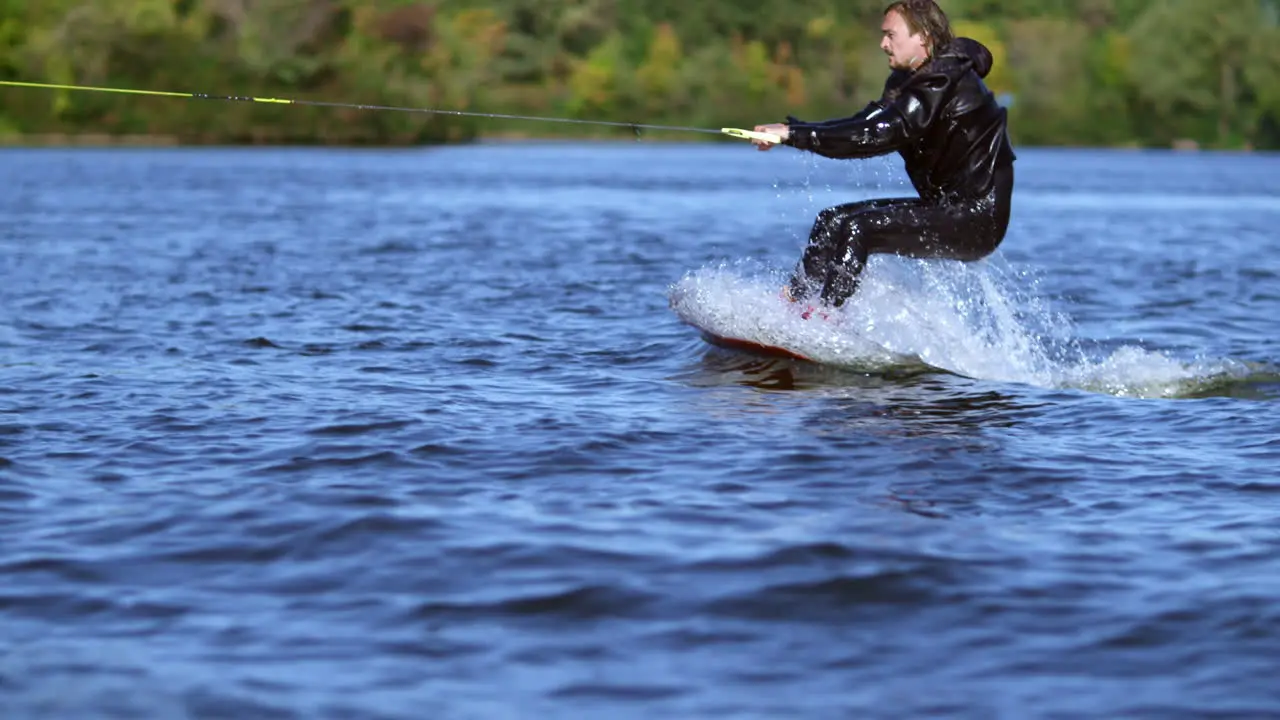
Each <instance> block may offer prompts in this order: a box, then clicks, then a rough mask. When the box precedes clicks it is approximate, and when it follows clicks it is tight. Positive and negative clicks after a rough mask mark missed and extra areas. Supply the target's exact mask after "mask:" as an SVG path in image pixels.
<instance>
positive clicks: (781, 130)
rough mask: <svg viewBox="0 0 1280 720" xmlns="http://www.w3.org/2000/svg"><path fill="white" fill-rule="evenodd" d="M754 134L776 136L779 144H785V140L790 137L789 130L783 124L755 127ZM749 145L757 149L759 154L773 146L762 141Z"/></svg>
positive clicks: (755, 141) (753, 141)
mask: <svg viewBox="0 0 1280 720" xmlns="http://www.w3.org/2000/svg"><path fill="white" fill-rule="evenodd" d="M756 132H762V133H769V134H771V135H777V136H778V140H779V141H780V142H786V141H787V138H789V137H791V128H789V127H787V126H786V125H785V124H784V123H772V124H769V125H757V126H756ZM751 143H752V144H753V145H755V146H756V147H757V148H759V150H760V152H764V151H766V150H768V149H769V148H771V147H773V146H774V143H771V142H766V141H764V140H752V141H751Z"/></svg>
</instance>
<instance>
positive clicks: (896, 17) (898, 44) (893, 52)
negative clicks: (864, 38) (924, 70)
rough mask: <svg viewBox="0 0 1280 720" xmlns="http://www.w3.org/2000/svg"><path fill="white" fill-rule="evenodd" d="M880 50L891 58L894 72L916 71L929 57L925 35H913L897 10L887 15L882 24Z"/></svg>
mask: <svg viewBox="0 0 1280 720" xmlns="http://www.w3.org/2000/svg"><path fill="white" fill-rule="evenodd" d="M880 32H882V33H884V37H883V38H881V40H880V49H881V50H883V51H884V53H885V54H886V55H888V56H889V67H891V68H893V69H894V70H914V69H915V68H916V67H917V66H918V65H920V63H922V62H924V61H925V58H927V57H929V50H928V48H927V47H926V46H925V36H924V33H918V34H916V35H912V34H911V28H909V27H907V21H906V19H905V18H903V17H902V14H901V13H899V12H898V11H897V10H892V11H890V12H887V13H885V16H884V22H882V23H880Z"/></svg>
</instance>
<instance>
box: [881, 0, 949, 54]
mask: <svg viewBox="0 0 1280 720" xmlns="http://www.w3.org/2000/svg"><path fill="white" fill-rule="evenodd" d="M891 12H896V13H898V14H899V15H901V16H902V19H903V20H905V21H906V22H907V28H908V29H909V30H911V34H912V35H915V34H917V33H921V32H923V33H924V34H925V36H926V37H927V38H928V45H929V54H930V55H932V54H933V53H935V52H937V51H938V50H941V49H942V48H944V47H946V46H948V45H950V44H951V41H952V40H954V39H955V36H954V35H952V34H951V21H949V20H947V14H946V13H944V12H942V8H940V7H938V3H936V2H934V1H933V0H894V2H891V3H889V7H887V8H885V9H884V14H885V15H888V14H889V13H891Z"/></svg>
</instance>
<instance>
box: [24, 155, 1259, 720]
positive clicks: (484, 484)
mask: <svg viewBox="0 0 1280 720" xmlns="http://www.w3.org/2000/svg"><path fill="white" fill-rule="evenodd" d="M1018 153H1019V160H1018V162H1017V165H1016V169H1017V187H1016V190H1015V204H1014V211H1013V219H1012V221H1011V226H1010V230H1009V233H1008V235H1007V237H1006V239H1005V241H1004V244H1003V245H1002V246H1001V247H1000V249H999V251H998V252H997V254H996V255H994V256H992V257H991V258H989V259H987V260H985V261H983V262H980V263H976V264H972V265H959V264H956V263H948V262H943V261H915V260H903V259H899V258H886V257H878V256H877V257H875V258H873V260H872V262H871V263H870V265H869V267H868V272H867V275H866V281H865V284H864V287H863V289H862V290H861V291H860V294H859V297H858V298H856V301H855V302H852V303H851V304H850V305H849V306H848V307H847V308H846V309H847V311H848V315H849V318H848V319H847V324H846V325H845V326H844V327H845V328H846V329H847V332H846V330H841V329H840V328H839V327H836V329H834V330H832V329H831V328H827V327H826V326H817V325H814V324H813V323H809V324H804V323H803V321H801V320H797V319H792V320H790V321H780V322H793V323H795V325H794V327H793V329H797V330H796V331H797V332H800V333H801V334H802V335H803V341H804V342H806V343H808V344H809V348H810V349H811V350H812V351H813V352H814V353H816V354H819V355H822V354H823V353H826V354H825V355H822V356H823V357H827V358H830V359H831V361H832V362H831V363H829V364H827V363H822V364H819V363H806V362H802V361H792V360H783V359H775V358H766V357H760V356H756V355H751V354H748V353H743V352H738V351H733V350H728V349H724V348H719V347H715V346H713V345H711V344H709V343H707V342H705V341H704V340H703V338H702V337H701V336H700V334H699V332H698V331H697V330H696V329H694V328H692V327H690V326H689V325H687V324H685V323H684V322H683V321H682V316H681V315H680V314H679V313H678V312H677V311H676V310H678V309H680V308H684V309H685V310H688V309H689V308H690V307H693V311H695V312H700V311H706V312H714V313H718V314H719V316H720V317H722V318H728V319H729V320H731V321H733V322H739V323H745V324H747V325H750V324H751V323H753V322H756V318H757V313H759V312H766V311H763V310H760V309H759V308H761V307H765V306H768V307H776V302H775V301H776V292H777V290H778V289H779V287H780V283H781V281H780V278H781V277H782V276H783V274H784V273H785V272H786V271H788V270H789V269H790V268H791V267H792V265H793V264H794V263H795V262H796V260H797V259H798V257H799V254H800V252H801V250H802V248H803V246H804V242H805V238H806V236H807V233H808V229H809V226H810V224H811V223H812V220H813V216H814V214H815V213H816V212H817V211H819V210H820V209H822V208H823V207H825V206H827V205H830V204H835V203H842V202H848V201H851V200H856V199H861V198H865V197H872V196H880V195H909V194H911V193H910V188H909V186H908V185H907V183H906V179H905V174H904V173H903V172H902V171H901V165H900V162H898V161H896V159H893V158H888V159H877V160H868V161H858V162H847V161H846V162H837V161H830V160H822V159H818V158H815V157H814V156H812V155H804V154H801V153H798V152H795V151H793V150H790V149H788V148H780V149H777V150H774V151H773V152H769V153H760V152H756V151H755V150H754V149H753V148H751V147H750V146H749V145H747V144H745V143H743V144H695V145H680V144H661V143H653V142H648V141H640V142H619V143H579V144H574V143H556V142H545V143H538V142H526V143H493V144H482V145H476V146H469V147H461V146H460V147H446V148H424V149H408V150H350V149H229V148H200V149H75V148H69V149H6V150H0V180H2V181H3V186H4V188H5V191H4V192H3V193H0V210H2V212H3V217H4V219H5V226H4V229H3V231H2V232H0V307H2V308H3V311H2V312H3V315H2V316H0V714H2V715H3V716H5V717H13V718H17V717H85V716H93V717H119V718H143V717H163V718H169V717H264V718H276V717H279V718H292V717H300V718H302V717H305V718H321V717H332V718H423V717H432V718H525V717H536V718H552V717H564V718H582V717H603V716H605V715H606V714H608V715H613V716H618V717H636V718H654V717H680V718H693V717H706V718H712V717H714V718H723V717H735V718H778V717H812V718H827V717H859V718H862V717H907V716H916V717H919V716H929V717H973V718H992V717H1010V718H1032V717H1054V718H1062V717H1160V718H1175V717H1208V716H1213V717H1259V716H1266V715H1270V716H1277V715H1280V683H1278V682H1277V681H1276V679H1275V678H1276V676H1277V674H1278V673H1280V655H1277V648H1280V524H1278V522H1277V521H1278V520H1280V412H1278V411H1277V406H1276V402H1277V401H1280V367H1278V366H1277V360H1278V358H1280V320H1277V318H1280V284H1278V282H1277V281H1278V279H1280V232H1278V231H1277V227H1280V156H1276V155H1267V154H1211V153H1175V152H1143V151H1093V150H1050V149H1027V148H1020V149H1019V150H1018ZM682 303H683V304H682ZM690 303H692V306H691V305H690ZM767 312H772V311H767ZM775 319H776V318H775ZM814 327H821V328H825V329H822V330H821V331H820V332H819V331H813V332H810V330H808V329H809V328H814ZM806 332H807V333H809V334H808V335H804V333H806ZM850 338H863V339H866V340H867V341H868V342H871V343H874V344H875V345H876V346H878V347H880V348H887V349H888V350H890V351H892V352H891V353H890V354H889V355H884V356H880V355H876V354H875V353H870V352H863V351H851V350H850V349H849V348H850V347H851V345H850V342H852V341H851V340H850ZM858 347H863V346H858Z"/></svg>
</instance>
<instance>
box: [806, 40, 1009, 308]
mask: <svg viewBox="0 0 1280 720" xmlns="http://www.w3.org/2000/svg"><path fill="white" fill-rule="evenodd" d="M990 69H991V53H990V52H989V51H988V50H987V49H986V48H985V47H983V46H982V44H981V43H978V42H977V41H974V40H971V39H969V38H957V39H956V40H955V41H954V42H952V43H951V44H950V45H949V46H947V47H946V48H944V49H943V50H942V51H941V52H939V53H937V54H936V55H935V56H934V57H933V58H932V59H931V60H929V61H927V62H926V64H925V65H923V66H921V67H920V68H919V69H917V70H915V71H914V72H910V71H895V72H894V73H893V74H892V75H890V76H889V80H888V81H887V82H886V83H885V91H884V95H883V96H882V97H881V98H880V100H878V101H876V102H873V103H870V104H869V105H867V107H866V108H865V109H864V110H863V111H862V112H860V113H858V114H857V115H854V116H852V117H848V118H843V119H839V120H830V121H827V122H819V123H807V122H803V121H799V120H796V119H795V118H791V117H788V125H789V128H790V137H789V138H788V139H787V141H786V144H788V145H791V146H792V147H796V148H799V149H801V150H809V151H812V152H815V153H817V154H819V155H823V156H826V157H830V158H867V157H874V156H877V155H884V154H888V153H890V152H894V151H897V152H898V153H899V154H900V155H901V156H902V158H903V160H904V161H905V164H906V170H907V175H908V176H909V177H910V178H911V184H912V185H914V186H915V189H916V192H917V193H919V197H917V198H892V199H878V200H868V201H863V202H856V203H850V204H848V205H839V206H836V207H831V208H827V209H826V210H823V211H822V212H821V213H819V214H818V218H817V220H816V221H815V222H814V224H813V229H812V231H811V232H810V234H809V245H808V247H807V248H806V249H805V252H804V257H803V259H802V260H801V262H800V266H799V267H798V268H797V270H796V273H795V275H794V277H793V279H792V283H791V293H792V297H793V298H796V299H799V298H802V297H805V296H808V295H810V294H811V293H813V292H819V293H820V296H821V298H822V300H823V301H825V302H827V303H829V304H831V305H835V306H839V305H841V304H843V303H844V301H845V300H846V299H848V297H849V296H850V295H852V294H853V293H854V291H855V290H857V286H858V275H859V274H860V273H861V272H862V269H863V267H865V265H866V262H867V256H868V255H870V254H871V253H894V254H897V255H905V256H908V257H916V258H948V259H955V260H977V259H979V258H982V257H985V256H987V255H989V254H991V253H992V252H994V251H995V249H996V247H997V246H999V244H1000V242H1001V241H1002V240H1003V239H1004V234H1005V230H1006V229H1007V228H1008V225H1009V205H1010V199H1011V195H1012V193H1013V161H1014V153H1013V148H1012V146H1011V144H1010V142H1009V137H1008V132H1007V129H1006V127H1007V126H1006V123H1007V120H1006V111H1005V109H1004V108H1003V107H1001V106H1000V105H999V104H998V103H997V102H996V99H995V97H994V96H993V95H992V93H991V91H990V90H988V89H987V87H986V85H985V84H984V83H983V82H982V78H983V77H985V76H986V75H987V73H988V72H989V71H990Z"/></svg>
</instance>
